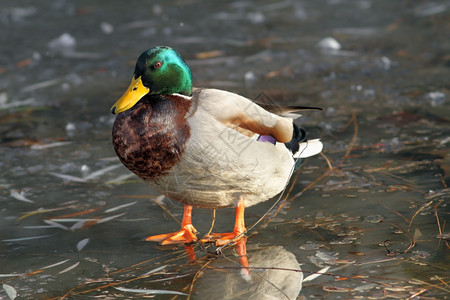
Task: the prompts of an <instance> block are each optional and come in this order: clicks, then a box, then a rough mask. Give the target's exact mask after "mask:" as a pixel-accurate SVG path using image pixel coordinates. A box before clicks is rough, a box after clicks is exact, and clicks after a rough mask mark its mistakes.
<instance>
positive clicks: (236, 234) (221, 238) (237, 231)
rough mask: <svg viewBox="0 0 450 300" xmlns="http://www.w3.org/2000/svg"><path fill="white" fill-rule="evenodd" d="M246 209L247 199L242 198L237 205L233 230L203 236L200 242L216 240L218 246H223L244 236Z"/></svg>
mask: <svg viewBox="0 0 450 300" xmlns="http://www.w3.org/2000/svg"><path fill="white" fill-rule="evenodd" d="M244 210H245V200H244V198H241V199H240V200H239V202H238V204H237V206H236V220H235V222H234V230H233V232H227V233H211V234H210V235H207V236H205V237H203V238H202V239H201V240H200V242H202V243H207V242H216V246H223V245H225V244H228V243H229V242H230V241H233V242H237V241H238V240H239V239H241V238H243V237H244V232H245V230H246V229H245V222H244Z"/></svg>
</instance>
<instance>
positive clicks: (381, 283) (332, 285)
mask: <svg viewBox="0 0 450 300" xmlns="http://www.w3.org/2000/svg"><path fill="white" fill-rule="evenodd" d="M449 32H450V6H449V4H448V3H447V2H446V1H426V0H423V1H412V0H410V1H406V0H399V1H388V0H379V1H369V0H360V1H351V0H320V1H271V0H267V1H250V0H243V1H214V2H213V1H196V0H186V1H183V0H179V1H126V2H125V1H97V2H95V3H94V2H92V1H84V0H80V1H65V0H56V1H2V2H0V45H1V46H0V53H1V55H0V157H1V158H0V282H1V283H2V284H3V286H2V288H0V298H3V299H8V298H10V299H13V298H15V297H16V296H17V298H18V299H49V298H52V297H54V298H67V299H86V298H102V299H110V298H111V299H112V298H114V299H116V298H119V299H120V298H123V299H130V298H145V297H154V296H156V297H158V298H161V299H166V298H167V299H184V298H186V297H192V298H194V299H212V298H222V299H252V298H258V299H260V298H261V297H263V296H262V295H261V294H259V293H260V292H261V291H264V293H266V294H267V295H270V296H272V297H276V298H279V299H284V298H285V299H295V298H296V297H297V295H296V294H298V291H299V290H300V289H301V288H302V286H301V283H302V282H301V278H300V277H298V276H297V275H298V274H299V273H302V274H303V277H304V279H305V278H307V279H308V280H306V279H305V281H304V282H303V289H302V290H301V292H300V295H299V296H298V298H299V299H309V298H314V297H315V298H323V297H337V296H339V297H342V298H358V297H360V298H367V297H372V299H378V298H384V297H393V298H408V297H412V296H419V295H420V296H423V297H427V298H426V299H434V298H441V297H443V296H444V295H448V293H449V287H448V282H449V276H448V268H449V244H448V239H449V233H448V224H447V223H448V220H449V218H448V214H449V208H448V199H449V197H450V196H449V189H448V187H447V185H448V183H449V165H450V162H449V151H448V145H449V143H450V137H449V122H450V120H449V117H448V116H449V115H450V104H449V78H450V72H449V71H450V70H449V67H450V39H449V34H448V33H449ZM157 45H167V46H171V47H173V48H175V49H176V50H177V51H178V52H179V53H180V54H181V55H182V56H183V57H184V58H185V60H186V61H187V63H188V64H189V65H190V67H191V69H192V72H193V75H194V85H195V86H199V87H215V88H220V89H225V90H229V91H232V92H235V93H239V94H242V95H244V96H246V97H248V98H251V99H254V98H255V97H257V96H258V95H260V93H261V92H264V93H265V94H266V95H268V96H269V97H270V99H272V100H273V101H275V102H277V103H280V104H290V105H295V104H301V105H313V106H321V107H323V108H324V111H320V112H318V111H311V112H305V113H304V116H303V117H302V118H301V119H300V120H299V123H300V124H302V126H304V127H305V128H306V129H307V130H308V131H309V132H310V137H320V138H321V139H322V141H323V142H324V152H323V154H324V155H323V156H317V157H313V158H310V159H308V160H307V161H306V163H305V164H304V166H303V167H302V169H301V170H300V171H299V172H298V173H297V174H295V176H294V178H293V181H292V184H291V185H290V186H288V190H287V191H286V193H285V195H284V197H282V198H281V201H280V202H278V204H277V205H276V206H275V208H274V210H273V211H271V212H270V213H269V215H268V217H267V218H265V219H264V220H263V221H262V222H261V223H259V224H258V225H257V226H255V228H253V229H252V231H251V232H249V238H248V241H247V249H248V256H249V260H250V264H251V266H254V267H255V266H256V267H261V268H260V269H259V270H257V269H255V270H253V271H252V274H253V276H252V277H253V280H252V281H251V282H244V281H243V279H242V278H241V277H240V268H239V259H238V257H237V256H236V253H235V250H234V248H233V247H230V248H227V249H224V250H223V253H221V254H218V253H215V252H214V247H208V248H204V247H200V246H199V245H194V246H193V247H191V248H187V249H185V248H184V247H183V246H181V247H161V246H158V245H157V244H154V243H148V242H143V239H144V238H145V237H146V236H148V235H152V234H157V233H163V232H169V231H173V230H176V229H177V228H178V226H179V225H178V224H177V222H176V219H178V220H180V219H181V212H182V207H181V206H180V204H178V203H175V202H173V201H171V200H169V199H163V197H161V196H160V195H159V194H158V193H157V192H156V191H153V190H151V189H150V188H149V187H148V186H146V185H145V184H144V183H143V182H141V181H140V180H139V179H138V178H137V177H135V176H134V175H132V174H131V173H130V172H129V171H128V170H127V169H125V167H123V166H122V165H121V164H120V162H119V161H118V159H117V158H116V156H115V153H114V150H113V148H112V145H111V127H112V124H113V122H114V116H112V115H111V114H110V113H109V109H110V107H111V105H112V104H113V103H114V102H115V101H116V100H117V99H118V97H120V95H121V94H122V93H123V92H124V90H125V89H126V88H127V86H128V84H129V82H130V80H131V76H132V74H133V70H134V64H135V61H136V59H137V57H138V56H139V54H140V53H142V52H143V51H145V50H147V49H148V48H151V47H154V46H157ZM276 200H277V199H273V200H271V201H268V202H266V203H264V204H261V205H258V206H255V207H252V208H250V209H248V210H247V211H246V222H247V225H248V226H251V225H252V224H254V223H255V222H256V221H258V220H259V219H260V218H261V217H262V216H263V215H264V213H266V212H267V211H268V210H269V209H270V207H271V205H272V204H274V203H275V201H276ZM233 220H234V211H233V210H232V209H223V210H219V211H217V220H216V222H215V229H216V231H218V232H223V231H227V230H230V229H231V226H232V222H233ZM193 222H194V225H195V226H196V228H197V229H198V230H199V231H200V232H201V234H204V233H206V232H208V230H209V228H210V226H211V222H212V217H211V211H209V210H205V209H196V210H194V216H193ZM193 256H195V258H196V259H194V257H193ZM277 266H283V268H285V270H279V272H270V268H274V267H277ZM300 268H301V270H302V272H299V270H300ZM318 271H321V273H323V274H322V275H321V274H315V275H313V276H312V277H311V274H314V273H315V272H318ZM294 274H295V275H294ZM318 275H320V276H318ZM283 276H286V278H291V279H292V278H294V279H295V280H291V281H292V282H290V281H288V280H284V279H283V280H280V278H284V277H283ZM296 276H297V277H296ZM316 276H317V277H316ZM308 277H309V278H308ZM314 277H316V278H314ZM223 286H225V287H226V288H223V289H219V288H218V287H223ZM268 286H270V288H269V287H268ZM251 287H254V288H253V289H252V288H251ZM289 289H290V290H289ZM155 290H157V291H159V292H155ZM151 291H153V292H151ZM243 291H247V294H245V293H244V292H243ZM292 291H293V292H292ZM170 292H173V293H175V292H177V293H184V294H187V295H188V296H186V295H181V294H180V295H177V294H169V293H170ZM156 293H159V294H156Z"/></svg>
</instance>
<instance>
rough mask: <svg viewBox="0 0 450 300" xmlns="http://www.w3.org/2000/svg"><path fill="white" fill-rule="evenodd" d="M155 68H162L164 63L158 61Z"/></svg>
mask: <svg viewBox="0 0 450 300" xmlns="http://www.w3.org/2000/svg"><path fill="white" fill-rule="evenodd" d="M153 66H154V67H155V69H159V68H161V67H162V62H160V61H157V62H155V64H154V65H153Z"/></svg>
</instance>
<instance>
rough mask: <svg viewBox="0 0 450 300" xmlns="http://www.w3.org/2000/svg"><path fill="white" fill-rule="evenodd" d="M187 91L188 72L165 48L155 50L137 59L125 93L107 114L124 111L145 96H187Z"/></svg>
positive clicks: (184, 63)
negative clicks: (131, 78) (175, 94)
mask: <svg viewBox="0 0 450 300" xmlns="http://www.w3.org/2000/svg"><path fill="white" fill-rule="evenodd" d="M191 92H192V73H191V70H190V69H189V67H188V65H187V64H186V62H185V61H184V60H183V58H182V57H181V56H180V54H178V52H176V51H175V50H173V49H172V48H169V47H164V46H160V47H155V48H151V49H149V50H147V51H145V52H144V53H142V54H141V56H139V58H138V60H137V62H136V68H135V69H134V75H133V80H131V84H130V86H129V87H128V89H127V91H126V92H125V94H123V96H122V97H120V99H119V100H117V102H116V103H114V105H113V106H112V107H111V112H112V113H113V114H118V113H121V112H123V111H126V110H128V109H130V108H132V107H133V106H134V105H135V104H136V103H137V102H138V101H139V100H140V99H141V98H142V97H144V96H145V95H147V94H152V95H167V94H174V93H178V94H182V95H186V96H190V95H191Z"/></svg>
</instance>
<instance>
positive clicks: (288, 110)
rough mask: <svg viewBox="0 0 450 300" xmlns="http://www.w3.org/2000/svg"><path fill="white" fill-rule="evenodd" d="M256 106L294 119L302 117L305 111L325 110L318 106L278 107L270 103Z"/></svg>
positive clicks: (258, 103)
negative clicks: (301, 113)
mask: <svg viewBox="0 0 450 300" xmlns="http://www.w3.org/2000/svg"><path fill="white" fill-rule="evenodd" d="M255 104H257V105H259V106H261V107H262V108H264V109H265V110H267V111H269V112H271V113H274V114H277V115H280V116H283V117H288V118H292V119H296V118H298V117H300V116H301V115H300V112H302V111H305V110H323V108H321V107H316V106H302V105H277V104H269V103H260V102H255Z"/></svg>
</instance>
